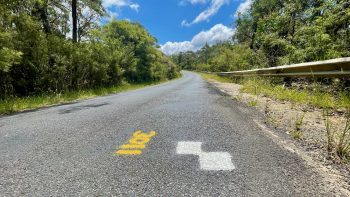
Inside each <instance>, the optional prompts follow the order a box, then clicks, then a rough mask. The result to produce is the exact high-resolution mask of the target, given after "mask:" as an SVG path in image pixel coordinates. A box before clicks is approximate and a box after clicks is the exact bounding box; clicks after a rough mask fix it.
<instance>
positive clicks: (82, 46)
mask: <svg viewBox="0 0 350 197" xmlns="http://www.w3.org/2000/svg"><path fill="white" fill-rule="evenodd" d="M70 6H71V1H70V0H26V1H21V0H11V1H8V0H0V99H5V98H8V97H12V96H28V95H33V94H42V93H62V92H66V91H72V90H80V89H87V88H98V87H105V86H114V85H118V84H120V83H122V82H130V83H133V82H145V81H147V82H148V81H159V80H164V79H167V78H168V79H171V78H174V77H176V75H177V74H178V71H177V68H176V66H175V65H174V64H173V63H172V62H171V61H170V59H169V58H167V57H166V56H164V55H163V54H162V53H161V52H160V51H159V50H158V49H157V48H156V39H155V38H154V37H152V36H151V35H150V34H149V33H148V32H147V31H146V30H145V29H144V28H143V27H142V26H141V25H140V24H138V23H133V22H127V21H116V20H112V21H111V22H109V23H107V24H105V25H102V26H101V25H99V24H98V23H99V21H101V18H102V17H103V16H104V14H105V11H104V9H103V7H102V1H101V0H98V1H95V0H79V1H77V32H76V33H77V42H72V40H71V39H70V37H71V29H72V28H71V24H70V23H71V22H70V19H69V18H70V16H71V7H70Z"/></svg>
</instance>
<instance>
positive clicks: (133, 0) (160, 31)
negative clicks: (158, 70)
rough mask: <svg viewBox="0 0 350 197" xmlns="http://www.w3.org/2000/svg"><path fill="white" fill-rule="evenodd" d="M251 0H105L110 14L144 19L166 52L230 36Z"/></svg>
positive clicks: (218, 40)
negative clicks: (239, 14) (240, 13)
mask: <svg viewBox="0 0 350 197" xmlns="http://www.w3.org/2000/svg"><path fill="white" fill-rule="evenodd" d="M251 2H252V0H103V5H104V7H105V8H106V9H107V11H108V13H109V14H110V16H111V17H114V18H117V19H126V20H130V21H137V22H139V23H141V24H142V25H143V26H144V27H145V28H146V29H147V30H148V31H149V32H150V33H151V34H152V35H153V36H154V37H156V38H157V39H158V44H159V45H161V49H162V51H163V52H165V53H166V54H173V53H177V52H180V51H188V50H192V51H196V50H198V49H199V48H201V47H202V46H203V45H204V44H205V43H208V44H210V45H212V44H215V43H217V42H220V41H224V40H228V39H230V38H231V37H232V35H233V33H234V29H233V27H234V20H235V18H236V17H235V15H236V14H237V13H238V12H245V11H247V9H249V7H250V4H251Z"/></svg>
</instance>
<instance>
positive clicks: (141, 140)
mask: <svg viewBox="0 0 350 197" xmlns="http://www.w3.org/2000/svg"><path fill="white" fill-rule="evenodd" d="M150 140H151V139H149V138H132V139H131V140H130V141H129V142H130V144H137V145H142V144H147V143H148V142H149V141H150Z"/></svg>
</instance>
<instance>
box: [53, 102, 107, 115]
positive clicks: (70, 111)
mask: <svg viewBox="0 0 350 197" xmlns="http://www.w3.org/2000/svg"><path fill="white" fill-rule="evenodd" d="M105 105H109V103H100V104H90V105H82V106H76V107H70V108H68V109H63V110H60V112H59V114H69V113H74V112H76V111H80V110H86V109H90V108H97V107H102V106H105Z"/></svg>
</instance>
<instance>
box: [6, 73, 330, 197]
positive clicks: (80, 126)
mask: <svg viewBox="0 0 350 197" xmlns="http://www.w3.org/2000/svg"><path fill="white" fill-rule="evenodd" d="M139 130H142V131H139ZM137 131H139V132H137ZM152 131H154V132H152ZM135 132H136V134H135ZM128 154H132V155H128ZM319 180H320V178H319V177H318V174H317V173H316V172H314V170H313V169H312V168H310V167H308V166H307V165H306V164H305V162H303V161H302V159H300V158H299V157H298V156H297V155H295V154H292V153H291V152H289V151H287V150H285V149H283V148H281V147H280V146H278V145H276V144H275V143H274V142H273V141H272V140H271V139H270V138H269V137H267V136H265V135H264V134H263V132H261V130H260V129H259V127H257V126H256V124H255V123H254V122H253V120H252V118H251V117H250V116H248V115H247V114H244V113H242V112H241V111H240V110H238V108H237V106H236V103H235V102H234V101H232V100H231V99H230V98H228V97H225V96H223V95H221V94H220V93H219V92H218V91H217V90H215V89H214V88H212V87H210V85H209V84H207V83H206V82H205V81H204V80H203V79H201V78H200V76H198V75H197V74H194V73H190V72H184V76H183V77H182V78H181V79H178V80H174V81H171V82H167V83H165V84H161V85H157V86H152V87H148V88H144V89H140V90H135V91H130V92H125V93H120V94H116V95H111V96H106V97H99V98H95V99H90V100H86V101H80V102H77V103H73V104H67V105H61V106H55V107H50V108H45V109H40V110H36V111H32V112H26V113H20V114H16V115H12V116H3V117H1V118H0V196H269V197H270V196H331V195H332V194H331V193H327V190H326V189H325V188H326V187H327V186H324V185H322V183H321V182H320V181H319Z"/></svg>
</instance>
